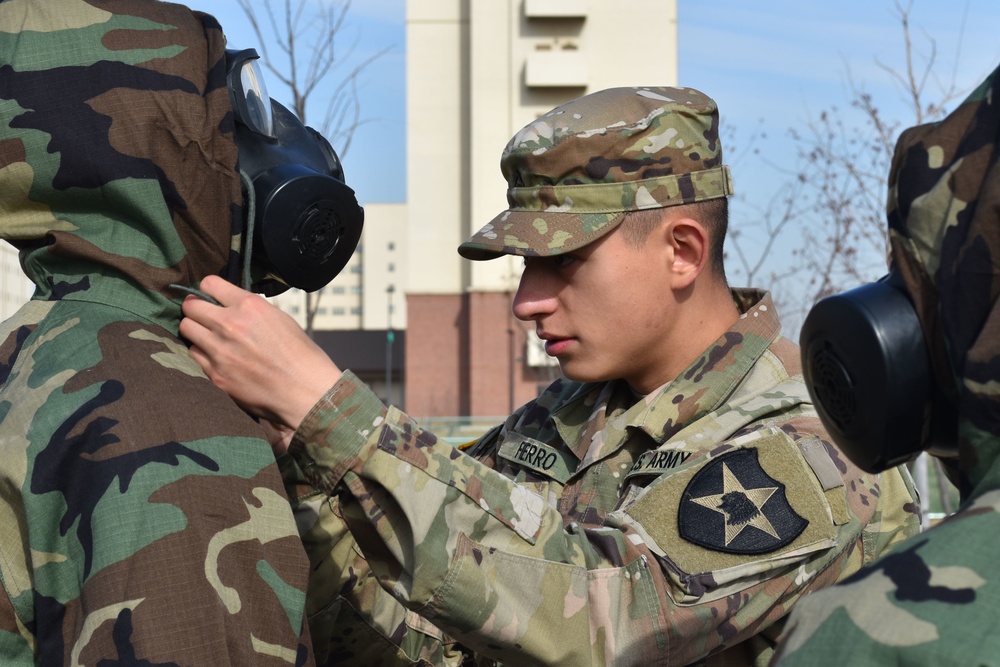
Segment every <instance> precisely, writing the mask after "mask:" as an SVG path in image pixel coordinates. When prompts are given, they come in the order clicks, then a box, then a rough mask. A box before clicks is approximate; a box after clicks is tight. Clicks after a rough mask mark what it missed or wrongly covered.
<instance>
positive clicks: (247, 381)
mask: <svg viewBox="0 0 1000 667" xmlns="http://www.w3.org/2000/svg"><path fill="white" fill-rule="evenodd" d="M200 288H201V290H202V291H203V292H205V293H206V294H208V295H209V296H211V297H213V298H215V299H216V300H217V301H218V302H219V303H220V304H221V306H216V305H213V304H211V303H209V302H207V301H205V300H203V299H199V298H198V297H195V296H189V297H187V298H186V299H184V303H183V305H182V308H183V311H184V316H185V317H184V319H183V320H181V325H180V333H181V336H183V337H184V338H186V339H187V340H188V341H190V342H191V344H192V347H191V356H192V357H194V360H195V361H197V362H198V364H200V365H201V367H202V368H203V369H204V370H205V374H206V375H208V377H209V379H210V380H211V381H212V382H213V383H214V384H215V385H216V386H217V387H219V388H220V389H222V390H223V391H225V392H226V393H227V394H229V395H230V396H232V397H233V400H235V401H236V402H237V403H238V404H239V405H240V406H242V407H243V409H245V410H247V411H248V412H250V413H252V414H254V415H257V416H258V417H261V418H263V419H267V420H269V421H271V422H274V423H275V425H278V426H285V427H287V428H290V429H293V430H294V429H295V428H297V427H298V425H299V424H300V423H301V422H302V420H303V419H304V418H305V416H306V414H308V412H309V410H310V409H311V408H312V406H313V405H315V404H316V402H317V401H318V400H319V399H320V398H322V396H323V394H325V393H326V391H327V389H329V388H330V387H331V386H333V384H334V383H335V382H336V381H337V380H338V379H339V378H340V375H341V372H340V369H339V368H337V366H336V364H334V363H333V361H332V360H331V359H330V357H328V356H327V355H326V353H325V352H323V350H322V349H321V348H320V347H319V346H318V345H316V343H314V342H313V341H312V340H310V338H309V337H308V336H306V334H305V332H304V331H302V329H301V328H300V327H299V325H298V324H296V323H295V320H293V319H292V318H291V317H289V316H288V315H286V314H285V313H283V312H281V311H280V310H279V309H277V308H275V307H274V306H272V305H271V304H269V303H268V302H267V301H265V300H264V299H263V298H262V297H260V296H258V295H256V294H251V293H250V292H246V291H244V290H242V289H240V288H239V287H236V286H235V285H232V284H230V283H228V282H226V281H225V280H223V279H222V278H219V277H218V276H208V277H207V278H205V279H204V280H203V281H202V282H201V285H200Z"/></svg>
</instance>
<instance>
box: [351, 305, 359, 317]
mask: <svg viewBox="0 0 1000 667" xmlns="http://www.w3.org/2000/svg"><path fill="white" fill-rule="evenodd" d="M360 314H361V306H355V307H354V308H351V315H360Z"/></svg>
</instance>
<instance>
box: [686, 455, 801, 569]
mask: <svg viewBox="0 0 1000 667" xmlns="http://www.w3.org/2000/svg"><path fill="white" fill-rule="evenodd" d="M677 524H678V525H677V527H678V529H679V531H680V535H681V537H683V538H684V539H685V540H687V541H689V542H693V543H694V544H697V545H699V546H702V547H705V548H706V549H711V550H713V551H723V552H726V553H731V554H764V553H769V552H772V551H775V550H777V549H780V548H781V547H783V546H785V545H786V544H788V543H790V542H791V541H792V540H794V539H795V538H796V537H798V535H799V534H800V533H801V532H802V531H803V530H805V528H806V526H808V525H809V522H808V521H806V520H805V519H804V518H802V517H801V516H799V515H798V514H796V513H795V510H793V509H792V507H791V505H789V504H788V499H787V498H786V497H785V485H784V484H782V483H781V482H778V481H776V480H774V479H773V478H772V477H771V476H770V475H768V474H767V473H766V472H764V469H763V468H762V467H761V465H760V461H759V460H758V457H757V450H756V449H754V448H747V449H739V450H736V451H733V452H729V453H727V454H723V455H722V456H720V457H718V458H716V459H714V460H712V461H710V462H709V463H707V464H706V465H705V466H704V467H703V468H702V469H701V470H699V471H698V472H697V473H696V474H695V475H694V476H693V477H692V478H691V481H690V482H688V485H687V488H685V489H684V493H683V495H682V497H681V502H680V507H679V508H678V516H677Z"/></svg>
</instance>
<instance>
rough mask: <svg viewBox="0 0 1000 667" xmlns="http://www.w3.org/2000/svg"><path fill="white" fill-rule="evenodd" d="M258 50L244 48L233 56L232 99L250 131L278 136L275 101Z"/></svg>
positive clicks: (230, 72) (231, 54) (231, 59)
mask: <svg viewBox="0 0 1000 667" xmlns="http://www.w3.org/2000/svg"><path fill="white" fill-rule="evenodd" d="M259 57H260V56H258V55H257V51H256V50H254V49H244V50H242V51H238V52H236V53H230V55H229V71H228V72H227V76H228V79H229V97H230V101H231V102H232V106H233V110H234V111H235V112H236V114H237V116H239V120H240V121H241V122H242V123H243V124H244V125H246V126H247V127H248V128H250V129H251V130H253V131H254V132H257V133H259V134H263V135H264V136H268V137H272V138H273V137H274V119H273V116H272V115H271V98H270V97H269V96H268V94H267V86H266V85H265V83H264V74H263V72H261V69H260V65H258V64H257V59H258V58H259Z"/></svg>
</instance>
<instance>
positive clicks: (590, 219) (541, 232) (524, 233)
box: [458, 210, 625, 261]
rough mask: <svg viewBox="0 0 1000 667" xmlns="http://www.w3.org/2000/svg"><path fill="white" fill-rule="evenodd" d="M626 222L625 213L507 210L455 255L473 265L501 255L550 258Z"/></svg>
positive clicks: (599, 236) (470, 238) (463, 244)
mask: <svg viewBox="0 0 1000 667" xmlns="http://www.w3.org/2000/svg"><path fill="white" fill-rule="evenodd" d="M624 219H625V212H624V211H619V212H616V213H565V212H561V211H516V210H507V211H504V212H503V213H501V214H500V215H498V216H497V217H495V218H493V220H491V221H490V222H489V223H488V224H486V225H485V226H484V227H483V228H482V229H480V230H479V231H478V232H476V233H475V234H473V235H472V236H471V237H469V239H468V240H467V241H465V243H462V244H461V245H460V246H458V254H459V255H461V256H462V257H464V258H466V259H471V260H475V261H480V260H487V259H496V258H497V257H500V256H501V255H520V256H522V257H550V256H552V255H562V254H565V253H567V252H573V251H574V250H576V249H578V248H582V247H583V246H585V245H587V244H588V243H593V242H594V241H596V240H597V239H599V238H601V237H602V236H604V235H605V234H607V233H608V232H610V231H611V230H612V229H614V228H615V227H617V226H618V225H619V224H621V222H622V220H624Z"/></svg>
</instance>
